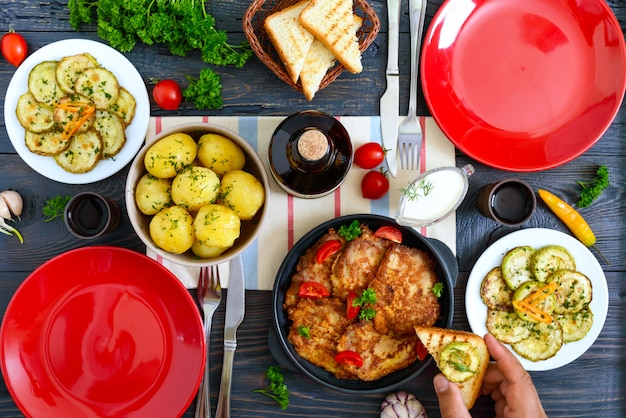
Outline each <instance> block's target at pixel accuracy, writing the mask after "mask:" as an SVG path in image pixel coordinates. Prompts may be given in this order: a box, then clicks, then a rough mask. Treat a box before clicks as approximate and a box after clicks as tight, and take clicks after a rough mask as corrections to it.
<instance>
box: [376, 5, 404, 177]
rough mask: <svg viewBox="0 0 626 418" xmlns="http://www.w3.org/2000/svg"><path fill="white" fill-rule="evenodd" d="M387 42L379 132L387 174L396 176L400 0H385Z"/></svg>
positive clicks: (398, 111)
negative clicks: (387, 27) (387, 29)
mask: <svg viewBox="0 0 626 418" xmlns="http://www.w3.org/2000/svg"><path fill="white" fill-rule="evenodd" d="M387 16H388V20H389V40H388V48H389V50H388V52H387V70H386V71H385V74H386V78H387V89H386V90H385V93H383V95H382V97H381V98H380V130H381V134H382V138H383V148H385V157H386V158H387V166H388V167H389V173H391V175H392V176H393V177H395V176H396V158H397V152H398V115H399V114H400V104H399V102H400V97H399V91H398V90H399V86H398V84H399V82H398V79H399V74H400V71H399V69H398V44H399V41H398V38H399V36H400V25H399V23H400V0H387Z"/></svg>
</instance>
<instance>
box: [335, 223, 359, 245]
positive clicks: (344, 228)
mask: <svg viewBox="0 0 626 418" xmlns="http://www.w3.org/2000/svg"><path fill="white" fill-rule="evenodd" d="M337 233H338V234H339V235H341V236H342V237H344V238H345V239H346V241H352V240H353V239H355V238H358V237H359V236H361V223H360V222H359V221H358V220H356V219H355V220H354V221H352V223H351V224H350V225H341V226H340V227H339V231H337Z"/></svg>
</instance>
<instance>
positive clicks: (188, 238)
mask: <svg viewBox="0 0 626 418" xmlns="http://www.w3.org/2000/svg"><path fill="white" fill-rule="evenodd" d="M150 237H151V238H152V241H154V243H155V244H156V245H157V246H158V247H160V248H162V249H163V250H165V251H167V252H170V253H174V254H182V253H184V252H185V251H187V250H188V249H190V248H191V245H192V244H193V240H194V230H193V219H192V217H191V215H190V214H189V212H187V210H186V209H185V208H183V207H181V206H172V207H169V208H165V209H162V210H161V211H159V212H158V213H157V214H156V215H154V217H153V218H152V220H151V221H150Z"/></svg>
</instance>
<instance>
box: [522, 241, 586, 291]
mask: <svg viewBox="0 0 626 418" xmlns="http://www.w3.org/2000/svg"><path fill="white" fill-rule="evenodd" d="M558 270H576V261H575V260H574V257H573V256H572V255H571V254H570V252H569V251H568V250H567V249H566V248H565V247H562V246H560V245H546V246H545V247H542V248H540V249H538V250H537V251H535V254H534V255H533V257H532V260H531V271H532V274H533V276H534V278H535V280H538V281H540V282H545V281H546V280H547V279H548V277H549V276H550V275H551V274H552V273H554V272H555V271H558Z"/></svg>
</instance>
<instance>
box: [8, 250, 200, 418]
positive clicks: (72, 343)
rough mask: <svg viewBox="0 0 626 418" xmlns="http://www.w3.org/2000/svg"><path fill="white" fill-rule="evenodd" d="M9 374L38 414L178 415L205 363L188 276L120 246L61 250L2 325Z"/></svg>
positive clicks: (28, 410)
mask: <svg viewBox="0 0 626 418" xmlns="http://www.w3.org/2000/svg"><path fill="white" fill-rule="evenodd" d="M0 341H1V342H0V349H1V352H0V354H1V359H0V361H1V366H2V374H3V375H4V380H5V383H6V385H7V387H8V388H9V391H10V392H11V395H12V396H13V399H14V400H15V402H16V404H17V405H18V406H19V408H20V409H21V410H22V412H24V414H25V415H26V416H29V417H43V416H50V417H52V416H56V417H87V416H98V417H122V416H123V417H147V416H154V417H157V416H159V417H174V416H179V415H181V414H182V413H183V412H184V411H185V410H186V409H187V407H188V406H189V404H190V403H191V401H192V400H193V398H194V396H195V394H196V391H197V389H198V386H199V383H200V379H201V377H202V373H203V370H204V358H205V343H204V336H203V328H202V320H201V318H200V314H199V311H198V309H197V307H196V305H195V302H194V300H193V298H192V297H191V295H190V294H189V292H188V291H187V290H186V289H185V288H184V287H183V285H182V284H181V283H180V282H179V281H178V279H177V278H176V277H175V276H174V275H173V274H172V273H170V272H169V271H168V270H166V269H165V268H164V267H163V266H161V265H159V264H158V263H156V262H155V261H153V260H151V259H149V258H148V257H146V256H145V255H142V254H139V253H137V252H134V251H130V250H126V249H122V248H116V247H86V248H80V249H77V250H73V251H69V252H67V253H64V254H61V255H59V256H57V257H55V258H53V259H51V260H50V261H48V262H46V263H45V264H43V265H42V266H41V267H39V268H38V269H37V270H35V271H34V272H33V273H32V274H31V275H30V276H28V277H27V278H26V280H25V281H24V283H22V285H21V286H20V287H19V288H18V289H17V291H16V293H15V295H14V296H13V298H12V299H11V301H10V303H9V305H8V307H7V310H6V313H5V316H4V320H3V322H2V329H1V330H0Z"/></svg>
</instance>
